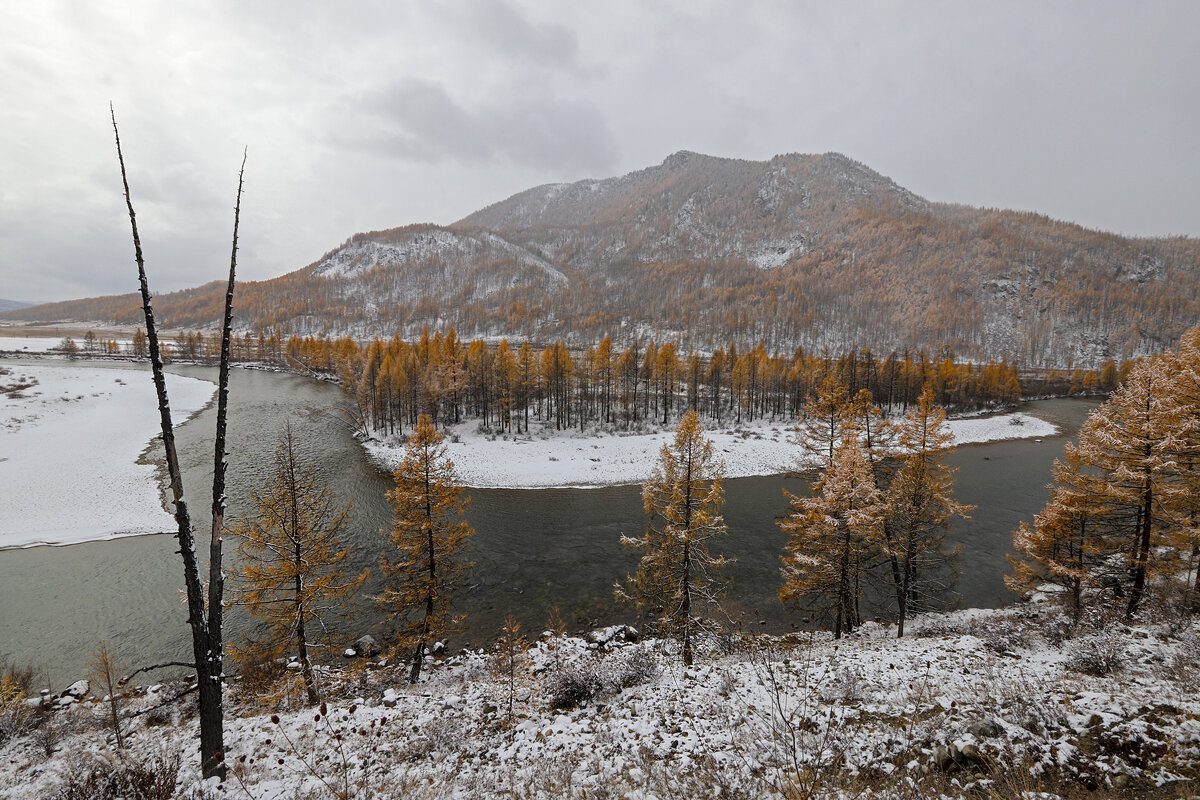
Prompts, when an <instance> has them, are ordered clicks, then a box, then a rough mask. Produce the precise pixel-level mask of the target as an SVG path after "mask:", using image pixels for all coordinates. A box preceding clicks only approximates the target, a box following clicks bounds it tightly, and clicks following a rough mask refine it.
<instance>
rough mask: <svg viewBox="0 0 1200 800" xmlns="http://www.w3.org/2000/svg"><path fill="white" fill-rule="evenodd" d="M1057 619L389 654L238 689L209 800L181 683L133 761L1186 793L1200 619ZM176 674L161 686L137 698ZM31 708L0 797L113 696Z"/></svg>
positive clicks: (283, 776)
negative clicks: (316, 690) (503, 652)
mask: <svg viewBox="0 0 1200 800" xmlns="http://www.w3.org/2000/svg"><path fill="white" fill-rule="evenodd" d="M1064 619H1065V618H1064V617H1062V616H1061V615H1060V614H1059V613H1058V612H1057V611H1056V610H1055V609H1054V608H1052V607H1050V606H1048V605H1046V604H1035V605H1033V606H1029V605H1025V606H1018V607H1016V608H1013V609H1009V610H1004V611H978V610H968V611H964V612H957V613H954V614H951V615H945V616H933V617H927V618H925V619H922V620H917V621H916V622H915V624H914V625H913V627H912V629H911V630H912V633H910V635H908V636H906V637H905V638H904V639H901V640H897V639H895V638H892V637H894V636H895V631H894V629H890V630H889V629H888V628H886V627H882V626H879V625H877V624H874V623H872V624H870V625H868V626H866V627H865V628H864V629H863V630H861V631H860V632H858V633H856V634H854V635H852V636H850V637H848V638H844V639H842V640H840V641H834V640H833V639H832V638H831V637H830V635H829V634H828V633H814V634H807V633H804V634H796V635H792V636H789V637H784V638H776V637H749V638H746V639H737V638H735V639H734V640H732V641H733V642H734V643H735V644H734V648H733V652H732V653H727V654H722V652H721V649H722V648H720V647H719V646H715V645H716V643H715V642H714V643H710V644H713V645H714V647H713V648H712V649H707V650H705V651H704V652H702V654H701V656H700V658H699V660H698V662H697V664H696V665H695V666H693V667H690V668H688V667H684V666H682V665H681V664H680V658H679V651H678V647H677V646H675V645H674V644H673V643H668V642H661V641H653V640H652V641H644V642H640V643H632V642H628V641H626V638H627V637H626V636H625V635H624V634H625V633H626V631H624V630H622V629H620V628H615V629H614V628H610V629H605V630H603V631H595V632H593V633H592V634H589V637H588V639H587V640H585V639H579V638H569V637H568V638H558V637H553V636H551V637H549V638H544V640H543V641H540V642H538V643H537V644H536V645H535V647H534V648H533V649H532V650H530V651H528V652H527V653H526V654H525V656H526V657H525V658H524V659H523V663H518V664H517V666H516V668H515V670H514V671H513V673H512V674H513V675H514V678H513V680H512V681H511V682H509V680H508V679H507V678H506V677H505V675H506V674H507V673H503V672H500V671H498V670H497V666H498V663H499V659H498V658H497V657H496V655H495V654H490V653H485V652H483V651H473V652H463V653H461V654H456V655H452V656H449V657H447V658H444V659H442V658H440V657H439V658H438V659H436V660H431V661H430V662H429V669H428V670H427V671H426V673H425V674H424V675H423V676H422V680H421V682H420V683H419V684H417V685H415V686H410V685H408V683H407V681H406V673H407V669H406V666H405V665H403V664H395V663H392V664H390V665H383V663H382V662H373V663H372V662H363V661H356V662H355V665H354V668H353V669H337V670H334V671H332V672H330V671H329V670H322V671H321V674H322V676H323V678H322V680H323V681H324V682H325V685H326V686H327V690H328V693H329V701H328V707H327V708H325V707H322V708H320V709H317V708H309V709H301V708H299V707H298V703H299V701H300V698H301V696H302V694H303V692H302V691H301V690H300V687H299V678H298V674H297V673H296V672H291V673H288V674H289V675H290V679H289V683H290V689H288V690H287V691H286V692H284V691H282V690H280V689H279V688H278V685H277V687H276V689H275V690H274V691H273V694H272V698H271V699H267V698H265V697H263V696H261V695H258V696H252V697H245V696H244V695H245V694H246V693H245V692H244V690H239V689H238V688H236V687H237V684H235V688H234V689H233V694H234V696H237V695H239V694H242V695H243V699H244V700H246V701H248V704H247V705H245V706H243V707H242V709H241V710H240V711H232V712H230V713H227V714H226V737H225V744H226V759H225V760H226V763H228V764H230V766H231V775H230V777H229V779H228V780H227V782H226V783H225V784H224V787H223V791H222V790H220V789H218V788H217V787H216V785H215V781H213V782H211V783H210V784H209V786H208V788H209V790H210V792H212V793H211V794H200V793H196V792H195V790H196V789H197V788H198V787H197V783H199V779H198V777H197V769H196V761H197V757H196V739H197V734H196V722H195V718H194V715H193V714H191V713H189V711H190V709H191V708H192V707H193V706H194V704H195V699H194V695H189V696H188V697H186V698H185V699H184V700H183V701H182V702H181V703H180V704H179V705H176V706H174V707H173V708H172V707H170V706H168V708H167V709H166V710H165V711H160V712H157V717H156V716H154V715H146V716H139V717H136V718H134V719H131V720H130V721H129V722H128V727H127V738H128V740H129V751H128V752H129V753H131V754H132V755H131V756H126V758H132V759H133V761H134V762H135V763H136V760H137V759H145V758H146V757H147V756H151V755H154V754H162V753H166V754H167V755H168V757H174V758H179V759H181V761H182V766H181V769H180V771H179V788H180V794H179V795H177V796H181V797H182V796H188V797H199V796H204V797H225V796H229V797H253V798H257V800H283V799H284V798H293V797H318V796H321V797H325V796H342V795H338V794H337V793H338V792H340V791H342V790H343V788H344V789H345V792H346V794H345V795H344V796H347V797H352V798H366V797H372V798H376V799H377V800H380V799H387V800H392V799H398V798H405V800H423V799H426V798H473V799H474V798H479V799H480V800H482V799H483V798H492V797H506V798H512V797H518V798H561V799H563V800H565V799H567V798H582V797H592V798H595V797H606V798H618V797H623V798H632V799H633V800H648V799H649V798H651V797H658V798H666V797H693V798H717V797H721V798H749V797H763V798H781V797H793V798H794V797H807V798H812V799H813V800H832V799H833V798H849V797H854V798H862V799H863V800H865V799H866V798H883V797H889V798H894V797H926V798H940V797H1023V798H1027V799H1028V800H1032V798H1042V799H1043V800H1051V799H1052V798H1058V797H1060V795H1059V794H1056V793H1055V794H1039V793H1036V792H1037V791H1038V790H1039V789H1042V788H1050V787H1054V788H1058V786H1057V785H1056V783H1057V779H1061V780H1062V781H1064V782H1065V783H1066V785H1067V787H1068V788H1071V787H1084V786H1087V787H1089V788H1092V789H1095V790H1098V791H1099V792H1100V793H1099V794H1096V795H1095V796H1097V797H1130V798H1132V797H1146V796H1148V795H1149V794H1150V793H1151V792H1155V791H1156V788H1159V787H1161V788H1162V789H1164V790H1165V791H1163V792H1159V793H1155V794H1153V796H1154V797H1158V798H1165V797H1184V796H1188V795H1189V794H1190V792H1187V791H1186V790H1187V789H1188V786H1189V784H1190V783H1191V782H1192V781H1194V780H1195V779H1196V778H1197V776H1198V775H1200V771H1198V765H1200V748H1198V746H1197V745H1198V743H1200V701H1198V700H1197V694H1196V689H1197V686H1198V683H1197V681H1198V680H1200V658H1198V657H1197V654H1196V650H1195V648H1196V646H1197V644H1200V628H1198V627H1197V626H1195V625H1186V624H1178V621H1176V624H1156V625H1152V624H1147V625H1132V626H1126V625H1123V624H1120V623H1119V622H1113V621H1110V622H1109V623H1105V622H1104V621H1102V620H1100V619H1097V620H1095V621H1094V622H1093V623H1091V624H1089V625H1085V626H1083V627H1081V628H1077V629H1075V630H1073V631H1071V630H1068V629H1067V628H1066V627H1064ZM614 634H617V635H614ZM543 637H545V634H544V635H543ZM1064 637H1065V638H1064ZM180 685H181V684H176V685H175V686H174V687H172V686H171V685H165V686H161V685H160V686H156V687H152V688H151V689H150V690H149V691H148V692H145V693H143V694H142V695H141V696H139V697H137V698H134V699H133V700H132V701H130V704H129V706H128V710H129V711H133V710H135V709H137V708H141V709H144V708H147V707H148V706H150V705H153V704H155V703H157V702H159V701H160V700H162V699H164V698H167V697H171V696H172V695H173V693H174V692H176V691H177V690H178V687H179V686H180ZM572 687H574V688H575V689H577V691H575V692H573V693H572V692H569V691H567V690H568V689H571V688H572ZM85 691H86V690H85ZM64 694H65V693H64ZM94 694H95V695H99V694H100V693H99V692H97V693H94ZM285 697H290V698H291V700H290V701H286V700H285ZM510 697H511V698H512V716H511V718H510V716H509V711H508V708H509V698H510ZM564 701H565V702H564ZM30 702H31V703H33V704H37V702H38V701H37V700H36V699H35V700H32V701H30ZM45 702H46V703H47V704H48V705H52V706H55V707H56V710H54V711H52V712H49V713H50V719H49V722H43V723H42V725H43V728H44V727H45V726H47V725H51V726H53V725H57V726H59V727H58V728H57V730H58V733H57V734H56V735H57V736H59V737H61V740H57V741H56V740H54V738H53V737H50V746H49V747H50V750H51V751H53V752H52V753H50V754H49V755H47V754H46V751H45V750H44V747H45V744H44V742H45V739H44V738H43V739H40V740H39V738H38V737H37V736H36V735H25V736H23V737H21V738H18V739H16V740H15V741H14V742H13V743H11V744H10V745H9V747H8V750H7V752H6V753H5V756H7V757H6V758H3V759H0V798H13V800H15V799H16V798H25V797H34V796H39V797H41V796H51V794H52V791H53V788H54V787H55V785H56V784H58V783H59V782H61V781H62V780H63V777H62V776H63V775H64V774H65V773H68V772H69V771H70V770H71V769H72V768H71V766H70V763H71V762H70V760H69V759H68V758H67V757H66V756H67V754H68V753H72V754H74V757H75V758H77V759H78V758H80V757H81V756H84V755H85V754H88V753H95V754H97V755H100V756H102V757H103V756H104V754H106V753H107V754H110V755H108V756H107V757H108V758H110V759H111V758H112V756H111V754H112V753H113V750H112V739H111V736H109V737H107V738H106V734H105V730H104V729H105V726H106V722H105V715H106V714H107V708H106V706H105V704H103V703H102V702H101V703H98V702H95V701H89V700H86V699H82V698H80V699H78V700H66V699H60V700H55V699H54V698H53V696H51V697H50V698H48V699H47V700H46V701H45ZM285 705H290V710H284V708H283V707H284V706H285ZM272 710H278V715H277V716H270V714H271V711H272ZM51 730H52V731H53V730H55V729H54V728H52V729H51ZM129 734H132V736H130V735H129ZM110 763H111V762H110ZM76 774H79V773H78V768H76ZM1043 778H1045V779H1046V782H1047V784H1048V786H1046V787H1043V786H1041V785H1039V781H1040V780H1041V779H1043ZM1193 785H1194V784H1193ZM6 787H7V788H6ZM901 787H903V789H904V790H906V791H897V789H898V788H901ZM1172 787H1174V789H1173V788H1172ZM188 790H190V791H192V792H193V793H192V794H187V793H186V792H187V791H188ZM1176 792H1178V793H1176ZM1070 796H1072V797H1076V796H1080V795H1078V794H1076V793H1073V792H1072V793H1071V794H1070ZM1087 796H1092V795H1087Z"/></svg>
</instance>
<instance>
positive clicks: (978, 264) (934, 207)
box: [0, 152, 1200, 367]
mask: <svg viewBox="0 0 1200 800" xmlns="http://www.w3.org/2000/svg"><path fill="white" fill-rule="evenodd" d="M220 297H221V294H220V290H219V288H218V286H217V285H216V284H210V285H205V286H201V287H198V288H196V289H190V290H187V291H182V292H176V293H173V294H168V295H162V296H160V297H159V298H158V300H157V303H156V308H157V309H158V313H159V314H160V315H161V317H162V319H163V321H164V323H165V324H166V325H170V326H176V327H207V326H211V325H213V324H215V320H216V319H217V318H218V311H217V309H218V307H219V303H220ZM1198 298H1200V242H1197V241H1196V240H1194V239H1190V238H1174V239H1133V238H1126V237H1121V236H1116V235H1112V234H1107V233H1102V232H1097V231H1090V230H1086V229H1084V228H1081V227H1079V226H1076V225H1072V224H1068V223H1063V222H1058V221H1055V220H1051V219H1049V218H1047V217H1044V216H1039V215H1036V214H1028V213H1017V212H1011V211H997V210H985V209H976V208H969V207H965V206H957V205H945V204H936V203H930V202H928V201H926V200H924V199H922V198H920V197H918V196H916V195H914V194H913V193H911V192H909V191H907V190H906V189H903V188H902V187H900V186H897V185H896V184H895V183H894V182H892V181H891V180H889V179H887V178H885V177H883V176H881V175H879V174H878V173H875V172H873V171H872V170H870V169H869V168H867V167H865V166H864V165H862V164H859V163H857V162H854V161H852V160H850V159H848V158H846V157H845V156H842V155H838V154H825V155H815V156H814V155H796V154H792V155H784V156H777V157H775V158H773V159H771V160H770V161H761V162H756V161H741V160H735V159H723V158H714V157H710V156H704V155H699V154H695V153H687V152H681V153H676V154H675V155H672V156H670V157H669V158H667V159H666V160H665V161H664V162H663V163H662V164H660V165H658V166H655V167H651V168H648V169H644V170H640V171H638V172H633V173H630V174H629V175H625V176H623V177H620V178H610V179H607V180H586V181H580V182H577V183H572V184H552V185H547V186H541V187H537V188H534V189H530V190H528V191H525V192H522V193H520V194H517V195H515V196H513V197H511V198H509V199H508V200H505V201H503V202H500V203H497V204H494V205H492V206H489V207H487V208H485V209H482V210H481V211H478V212H476V213H474V214H472V215H470V216H468V217H466V218H464V219H463V220H461V221H459V222H457V223H454V224H453V225H450V226H448V227H442V226H436V225H412V226H407V227H402V228H395V229H392V230H387V231H376V232H370V233H362V234H356V235H354V236H352V237H351V238H350V239H348V240H347V241H346V242H345V243H343V244H342V245H341V246H339V247H337V248H335V249H334V250H332V251H330V252H329V253H327V254H326V255H324V256H322V257H321V258H320V259H319V260H317V261H316V262H315V263H313V264H311V265H309V266H308V267H305V268H303V269H300V270H297V271H295V272H292V273H289V274H287V275H284V276H282V277H280V278H276V279H274V280H269V281H262V282H251V283H245V284H242V285H241V286H239V303H238V305H239V308H238V316H239V324H240V325H242V326H244V327H246V328H249V329H255V330H262V329H268V330H271V329H273V330H277V331H280V332H281V333H284V334H290V333H297V334H312V333H326V334H330V335H341V334H345V335H351V336H356V337H361V338H369V337H373V336H376V335H384V336H390V335H392V334H394V333H400V334H401V335H405V336H410V337H411V336H416V335H419V332H420V330H421V328H422V327H423V326H424V325H431V326H435V327H446V326H451V325H452V326H453V327H454V328H455V329H456V330H458V331H459V333H460V334H461V335H462V336H464V337H475V336H495V337H499V336H508V337H510V338H514V339H524V338H528V339H531V340H533V341H535V342H550V341H553V340H556V339H560V338H561V339H565V340H566V341H567V342H569V343H572V344H577V343H583V342H590V341H596V340H598V339H600V338H602V337H604V336H611V337H612V338H613V340H614V342H616V343H619V344H624V343H628V342H631V341H632V340H633V339H634V338H635V337H642V338H649V337H654V338H656V339H658V340H660V341H661V340H664V339H669V340H674V341H677V342H678V343H679V344H680V346H682V347H684V348H686V349H693V348H695V349H705V350H715V349H716V348H717V347H719V346H722V345H727V344H728V343H729V342H731V341H733V342H738V343H740V344H742V345H744V346H747V347H753V346H755V345H757V344H759V343H760V342H761V343H765V345H766V346H767V348H768V349H770V350H772V351H774V350H783V351H786V350H790V349H792V348H794V347H797V346H799V347H804V348H806V349H809V350H820V349H823V348H827V349H829V350H831V351H834V352H846V351H848V350H849V349H851V348H855V347H867V348H871V349H873V350H875V351H877V352H889V351H892V350H903V349H904V348H914V349H921V348H924V349H928V350H930V351H933V352H937V351H939V350H940V349H941V348H943V347H949V348H951V349H952V350H953V351H955V352H956V353H957V354H959V355H962V356H967V357H972V358H980V359H989V358H999V357H1002V356H1007V357H1008V358H1009V359H1010V360H1012V361H1013V362H1015V363H1020V364H1022V365H1030V366H1059V367H1062V366H1098V365H1099V364H1101V363H1103V362H1104V361H1106V360H1107V359H1109V358H1115V359H1117V360H1121V359H1125V358H1129V357H1133V356H1138V355H1144V354H1148V353H1153V352H1158V351H1160V350H1162V349H1164V348H1166V347H1168V346H1169V345H1170V344H1171V343H1172V342H1174V341H1176V340H1178V338H1179V336H1180V335H1181V334H1182V333H1183V331H1184V330H1186V329H1187V328H1188V327H1189V325H1191V324H1193V323H1194V322H1195V320H1196V319H1197V318H1200V299H1198ZM139 314H140V310H139V305H138V302H137V298H136V296H135V295H132V294H130V295H122V296H116V297H105V298H92V299H88V300H79V301H71V302H67V303H56V304H48V305H44V306H38V307H35V308H31V309H21V310H17V311H10V312H6V313H4V314H0V319H5V318H6V319H20V320H61V319H73V320H81V321H82V320H86V321H104V322H113V323H123V324H131V323H133V322H135V321H136V320H137V319H138V315H139Z"/></svg>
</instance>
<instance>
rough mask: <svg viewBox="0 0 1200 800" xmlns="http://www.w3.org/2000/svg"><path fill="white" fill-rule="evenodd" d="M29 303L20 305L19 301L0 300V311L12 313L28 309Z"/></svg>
mask: <svg viewBox="0 0 1200 800" xmlns="http://www.w3.org/2000/svg"><path fill="white" fill-rule="evenodd" d="M30 305H32V304H31V303H22V302H20V301H19V300H0V311H14V310H16V309H18V308H29V306H30Z"/></svg>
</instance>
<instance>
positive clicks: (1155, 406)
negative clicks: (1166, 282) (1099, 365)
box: [1077, 356, 1186, 617]
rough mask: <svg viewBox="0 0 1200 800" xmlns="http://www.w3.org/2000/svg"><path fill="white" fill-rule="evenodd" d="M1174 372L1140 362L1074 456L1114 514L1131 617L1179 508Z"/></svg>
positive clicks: (1157, 362) (1158, 567)
mask: <svg viewBox="0 0 1200 800" xmlns="http://www.w3.org/2000/svg"><path fill="white" fill-rule="evenodd" d="M1174 377H1175V376H1174V372H1173V370H1171V369H1170V361H1169V359H1167V358H1166V357H1162V356H1160V357H1154V358H1148V359H1145V360H1143V361H1140V362H1138V364H1137V365H1136V366H1135V367H1134V368H1133V369H1132V371H1131V372H1130V374H1129V376H1128V377H1127V378H1126V379H1125V381H1124V382H1123V383H1122V384H1121V385H1120V386H1119V387H1118V388H1117V389H1116V391H1114V392H1113V393H1112V395H1111V396H1110V397H1109V398H1108V400H1106V401H1105V402H1104V403H1103V405H1101V406H1100V407H1099V408H1097V409H1096V410H1095V411H1093V412H1092V413H1091V414H1090V415H1088V419H1087V421H1086V422H1085V423H1084V424H1083V427H1082V428H1081V429H1080V431H1079V442H1078V445H1077V447H1078V453H1079V457H1080V460H1081V462H1082V463H1083V465H1084V467H1085V468H1088V469H1090V470H1093V471H1095V473H1096V474H1098V475H1099V476H1101V477H1102V478H1103V480H1102V481H1097V482H1096V487H1097V490H1098V492H1099V494H1100V497H1099V498H1098V499H1099V500H1100V502H1102V503H1104V504H1105V505H1107V506H1108V508H1109V514H1110V515H1112V517H1113V523H1114V524H1113V528H1114V530H1113V533H1112V534H1111V535H1112V536H1113V537H1114V538H1115V539H1119V540H1121V541H1122V542H1123V545H1122V544H1118V545H1117V548H1116V549H1118V550H1119V551H1121V558H1122V560H1123V564H1124V568H1125V572H1126V574H1127V582H1128V586H1129V595H1128V598H1129V599H1128V602H1127V604H1126V608H1125V612H1126V615H1127V616H1129V617H1133V615H1134V614H1136V613H1137V610H1138V606H1139V605H1140V603H1141V600H1142V598H1143V597H1144V596H1145V593H1146V589H1147V582H1148V580H1149V579H1150V578H1151V577H1153V576H1154V575H1155V574H1156V573H1158V572H1161V571H1163V569H1164V568H1166V564H1165V562H1164V561H1163V560H1162V559H1157V558H1155V557H1154V554H1155V550H1156V548H1158V547H1160V546H1162V545H1165V544H1168V543H1169V539H1168V537H1169V534H1170V533H1171V532H1172V529H1173V519H1172V514H1171V509H1172V508H1175V507H1178V505H1179V502H1180V499H1181V498H1180V492H1181V491H1186V488H1185V487H1183V486H1181V485H1180V484H1179V482H1177V481H1176V480H1175V477H1176V474H1177V470H1176V468H1177V466H1178V463H1179V455H1180V454H1179V453H1178V452H1177V451H1176V443H1177V442H1178V441H1179V434H1180V432H1181V431H1182V429H1183V426H1184V419H1185V417H1186V409H1185V408H1184V406H1183V405H1182V404H1181V403H1180V402H1179V396H1178V394H1177V392H1176V387H1175V384H1174Z"/></svg>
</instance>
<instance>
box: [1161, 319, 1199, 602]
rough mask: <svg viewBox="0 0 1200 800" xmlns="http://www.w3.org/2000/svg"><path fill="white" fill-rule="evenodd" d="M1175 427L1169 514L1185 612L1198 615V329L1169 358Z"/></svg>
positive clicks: (1181, 342) (1188, 333)
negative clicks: (1181, 566)
mask: <svg viewBox="0 0 1200 800" xmlns="http://www.w3.org/2000/svg"><path fill="white" fill-rule="evenodd" d="M1170 363H1171V374H1172V384H1173V386H1174V391H1175V394H1176V397H1177V401H1178V405H1179V415H1178V426H1177V431H1176V433H1175V435H1174V436H1173V437H1172V439H1171V441H1170V442H1169V443H1168V444H1167V447H1166V449H1167V450H1168V452H1170V453H1171V454H1172V455H1173V456H1174V461H1175V472H1176V479H1175V482H1176V484H1177V486H1176V490H1175V492H1174V495H1175V502H1174V503H1173V504H1172V508H1171V513H1172V517H1173V519H1174V522H1175V528H1176V531H1175V535H1174V537H1173V539H1174V544H1175V547H1176V549H1177V550H1178V551H1179V552H1180V553H1181V554H1182V556H1183V558H1185V559H1186V563H1187V571H1186V572H1187V574H1186V576H1185V581H1186V583H1185V586H1184V608H1185V609H1187V610H1188V611H1190V612H1192V613H1196V612H1200V327H1196V328H1192V329H1191V330H1189V331H1188V332H1187V333H1185V334H1184V335H1183V338H1182V339H1181V340H1180V343H1179V350H1178V352H1177V353H1175V354H1173V355H1172V356H1171V361H1170Z"/></svg>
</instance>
